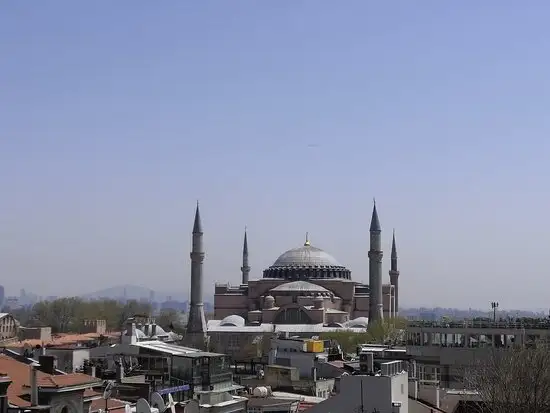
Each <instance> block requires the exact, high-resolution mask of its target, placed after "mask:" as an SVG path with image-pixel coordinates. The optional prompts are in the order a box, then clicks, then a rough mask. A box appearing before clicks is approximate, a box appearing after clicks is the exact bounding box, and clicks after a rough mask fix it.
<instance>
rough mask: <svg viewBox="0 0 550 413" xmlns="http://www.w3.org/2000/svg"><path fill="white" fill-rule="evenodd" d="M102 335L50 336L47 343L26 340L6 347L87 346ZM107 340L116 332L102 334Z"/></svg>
mask: <svg viewBox="0 0 550 413" xmlns="http://www.w3.org/2000/svg"><path fill="white" fill-rule="evenodd" d="M101 335H102V334H99V333H85V334H76V333H62V334H56V335H52V339H51V340H48V341H43V340H39V339H27V340H23V341H16V342H14V343H9V344H7V345H6V347H9V348H23V347H27V348H29V347H36V346H47V347H58V346H63V347H67V346H71V345H72V346H74V345H76V344H79V343H80V344H89V343H92V342H94V341H97V340H98V339H99V337H100V336H101ZM103 336H104V337H107V338H117V337H119V336H120V333H118V332H109V333H105V334H103Z"/></svg>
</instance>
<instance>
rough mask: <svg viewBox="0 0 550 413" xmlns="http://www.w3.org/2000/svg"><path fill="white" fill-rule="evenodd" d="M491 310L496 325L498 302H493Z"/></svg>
mask: <svg viewBox="0 0 550 413" xmlns="http://www.w3.org/2000/svg"><path fill="white" fill-rule="evenodd" d="M491 308H492V309H493V322H494V323H496V321H497V308H498V302H496V301H491Z"/></svg>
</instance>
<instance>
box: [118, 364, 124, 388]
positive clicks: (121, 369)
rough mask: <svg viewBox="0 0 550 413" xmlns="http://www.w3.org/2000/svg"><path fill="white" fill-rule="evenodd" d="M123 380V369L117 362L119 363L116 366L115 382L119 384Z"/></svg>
mask: <svg viewBox="0 0 550 413" xmlns="http://www.w3.org/2000/svg"><path fill="white" fill-rule="evenodd" d="M123 378H124V367H123V366H122V363H121V362H119V363H117V364H116V381H117V383H121V382H122V379H123Z"/></svg>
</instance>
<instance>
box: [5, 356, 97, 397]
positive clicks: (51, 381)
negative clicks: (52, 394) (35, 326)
mask: <svg viewBox="0 0 550 413" xmlns="http://www.w3.org/2000/svg"><path fill="white" fill-rule="evenodd" d="M30 369H31V367H30V366H29V365H27V364H25V363H21V362H19V361H17V360H15V359H13V358H11V357H9V356H7V355H5V354H0V373H2V374H6V375H7V376H9V378H10V379H11V380H12V383H11V384H10V386H9V387H8V399H9V402H10V404H13V405H16V406H21V407H27V406H30V402H28V401H26V400H24V399H22V398H21V396H24V395H28V394H30V376H31V371H30ZM36 379H37V384H38V387H39V388H40V387H41V388H47V389H61V388H65V387H72V386H85V385H89V386H90V387H92V386H94V385H95V386H97V385H100V384H101V380H100V379H98V378H96V377H92V376H88V375H86V374H81V373H74V374H65V375H56V376H53V375H51V374H46V373H43V372H41V371H38V370H37V372H36Z"/></svg>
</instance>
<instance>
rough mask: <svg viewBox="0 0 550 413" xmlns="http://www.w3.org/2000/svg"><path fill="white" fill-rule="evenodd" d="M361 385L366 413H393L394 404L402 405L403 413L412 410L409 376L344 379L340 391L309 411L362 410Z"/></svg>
mask: <svg viewBox="0 0 550 413" xmlns="http://www.w3.org/2000/svg"><path fill="white" fill-rule="evenodd" d="M361 382H363V397H362V399H363V407H364V411H365V412H372V411H375V409H376V411H377V412H379V413H393V408H392V403H393V402H400V403H401V410H400V413H408V411H409V391H408V376H407V373H401V374H397V375H394V376H343V377H342V378H341V385H340V387H341V392H340V393H339V394H337V395H336V396H334V397H331V398H330V399H328V400H325V401H324V402H321V403H319V404H317V405H315V406H313V407H311V408H310V409H308V413H327V412H355V411H360V408H361Z"/></svg>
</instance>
